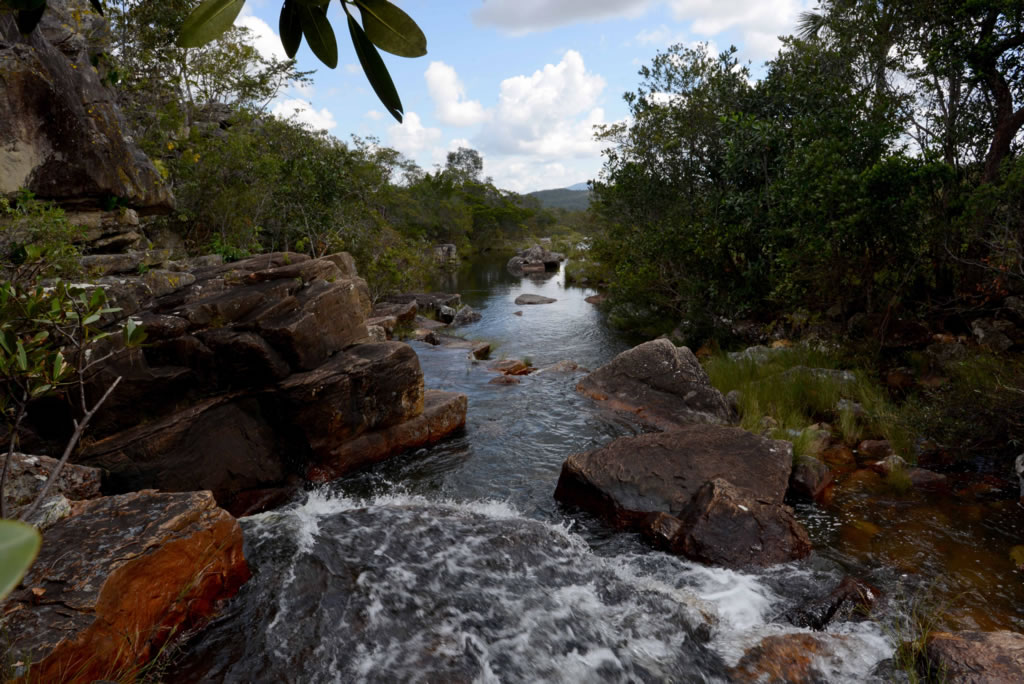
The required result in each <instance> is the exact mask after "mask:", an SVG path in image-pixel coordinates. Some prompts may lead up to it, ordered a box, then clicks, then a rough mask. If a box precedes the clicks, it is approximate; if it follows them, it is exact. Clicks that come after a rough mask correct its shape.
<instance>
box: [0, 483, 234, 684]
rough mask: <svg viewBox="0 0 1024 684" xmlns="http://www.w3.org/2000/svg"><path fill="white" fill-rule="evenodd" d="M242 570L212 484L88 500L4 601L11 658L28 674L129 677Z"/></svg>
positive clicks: (204, 615)
mask: <svg viewBox="0 0 1024 684" xmlns="http://www.w3.org/2000/svg"><path fill="white" fill-rule="evenodd" d="M248 578H249V568H248V565H247V564H246V562H245V556H244V554H243V551H242V531H241V528H240V527H239V525H238V522H237V521H236V520H235V519H234V518H232V517H231V516H230V515H228V513H227V512H226V511H223V510H221V509H219V508H217V507H216V504H215V503H214V499H213V496H211V494H210V493H209V492H191V493H185V494H162V493H158V492H154V491H142V492H135V493H132V494H126V495H123V496H115V497H107V498H103V499H96V500H93V501H89V502H85V503H83V504H80V505H79V507H78V511H77V514H76V515H75V516H74V517H72V518H69V519H67V520H64V521H62V522H60V523H58V524H57V525H55V526H54V527H52V528H51V529H50V530H48V531H47V532H46V534H45V536H44V538H43V546H42V550H41V552H40V555H39V557H38V558H37V560H36V562H35V565H33V566H32V569H31V570H30V571H29V574H28V575H27V576H26V577H25V579H24V580H23V581H22V585H21V588H20V589H18V590H17V591H15V592H14V593H13V594H12V595H11V597H10V599H9V600H8V601H7V602H6V603H5V604H4V607H3V616H4V619H5V620H6V623H7V634H8V635H9V636H10V637H11V638H12V639H13V643H12V644H11V646H10V651H9V656H13V659H12V660H14V661H22V662H25V663H26V664H30V670H29V673H28V674H29V677H30V679H31V681H33V682H36V681H38V682H58V681H59V682H92V681H95V680H101V679H104V680H105V679H117V680H119V681H120V680H134V679H135V677H136V676H138V675H139V674H140V671H141V669H142V668H143V667H144V666H145V665H146V663H147V662H149V660H150V659H151V658H153V657H154V656H155V655H157V654H158V653H159V652H160V649H161V647H162V646H163V645H164V644H165V643H166V642H167V641H168V640H169V639H172V638H174V637H176V636H177V635H180V634H182V633H183V632H185V631H186V630H188V629H190V628H193V627H195V626H197V625H200V624H202V623H203V622H204V621H205V620H207V619H209V618H210V617H212V616H213V614H214V613H215V612H216V608H217V604H218V603H219V602H220V601H223V600H225V599H228V598H230V597H232V596H234V595H235V593H236V592H237V591H238V588H239V587H240V586H241V585H242V584H243V583H244V582H245V581H246V580H248Z"/></svg>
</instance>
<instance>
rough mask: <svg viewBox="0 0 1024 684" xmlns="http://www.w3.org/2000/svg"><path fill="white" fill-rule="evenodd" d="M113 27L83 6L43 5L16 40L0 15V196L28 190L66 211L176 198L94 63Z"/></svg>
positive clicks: (162, 204)
mask: <svg viewBox="0 0 1024 684" xmlns="http://www.w3.org/2000/svg"><path fill="white" fill-rule="evenodd" d="M108 31H109V27H108V26H107V24H106V21H105V20H104V19H103V18H102V17H100V16H99V15H98V14H97V13H96V12H95V11H94V10H93V9H92V8H91V6H90V5H89V3H88V2H85V0H54V1H53V2H50V3H48V5H47V11H46V12H45V13H44V14H43V16H42V20H41V21H40V23H39V26H38V29H37V30H36V31H34V32H33V33H32V34H30V35H28V36H22V35H21V34H20V31H19V30H18V28H17V25H16V24H15V21H14V15H13V14H11V13H4V14H3V15H2V16H0V64H3V78H2V79H0V195H5V194H13V193H16V192H18V190H19V189H21V188H25V189H27V190H29V191H31V192H33V193H34V194H35V195H36V196H37V197H39V198H40V199H48V200H56V201H59V202H61V203H62V204H64V205H65V206H75V205H78V206H85V205H91V206H94V207H98V205H99V201H100V200H101V199H102V198H105V197H117V198H119V199H121V200H122V201H125V202H127V203H128V204H130V205H131V206H133V207H136V208H138V209H144V210H146V211H150V212H152V211H160V212H167V211H170V210H171V209H172V208H173V207H174V198H173V196H172V195H171V191H170V189H169V187H168V186H167V184H166V183H165V182H164V180H163V177H162V176H161V175H160V173H159V172H158V171H157V169H156V167H154V166H153V164H152V162H150V161H149V159H148V158H146V156H145V155H144V154H143V153H142V151H141V150H139V148H138V147H136V146H135V145H134V144H132V143H130V142H128V138H127V137H126V134H127V133H128V127H127V123H126V122H125V119H124V117H123V116H122V114H121V112H120V110H119V109H118V107H117V96H116V94H115V93H114V92H113V91H112V90H111V89H109V88H107V87H106V86H104V85H103V84H102V82H101V81H100V75H99V73H98V72H97V70H96V69H95V68H93V65H92V62H91V58H92V55H93V51H94V50H96V49H99V50H104V49H107V48H104V47H103V44H104V43H105V42H106V33H107V32H108Z"/></svg>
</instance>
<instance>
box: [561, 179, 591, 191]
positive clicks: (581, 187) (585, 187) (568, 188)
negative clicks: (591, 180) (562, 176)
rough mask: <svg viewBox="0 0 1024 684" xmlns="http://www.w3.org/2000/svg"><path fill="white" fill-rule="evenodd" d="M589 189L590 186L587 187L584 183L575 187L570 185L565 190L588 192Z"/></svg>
mask: <svg viewBox="0 0 1024 684" xmlns="http://www.w3.org/2000/svg"><path fill="white" fill-rule="evenodd" d="M589 189H590V186H589V185H587V182H586V181H584V182H582V183H577V184H576V185H570V186H569V187H567V188H566V190H589Z"/></svg>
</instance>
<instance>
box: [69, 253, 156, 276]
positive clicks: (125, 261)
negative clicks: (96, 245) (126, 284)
mask: <svg viewBox="0 0 1024 684" xmlns="http://www.w3.org/2000/svg"><path fill="white" fill-rule="evenodd" d="M78 264H79V265H80V266H81V267H82V269H83V270H84V271H85V272H86V273H91V274H95V275H96V276H105V275H110V274H112V273H137V272H138V270H139V266H141V265H142V254H141V253H140V252H129V253H127V254H94V255H90V256H82V257H78Z"/></svg>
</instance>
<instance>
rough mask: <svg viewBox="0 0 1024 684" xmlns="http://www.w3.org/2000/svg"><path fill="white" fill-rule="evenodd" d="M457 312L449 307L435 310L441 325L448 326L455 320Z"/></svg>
mask: <svg viewBox="0 0 1024 684" xmlns="http://www.w3.org/2000/svg"><path fill="white" fill-rule="evenodd" d="M457 313H458V312H457V311H456V310H455V309H453V308H452V307H450V306H442V307H441V308H439V309H438V310H437V320H439V321H441V322H442V323H446V324H450V323H451V322H452V321H454V320H455V315H456V314H457Z"/></svg>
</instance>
